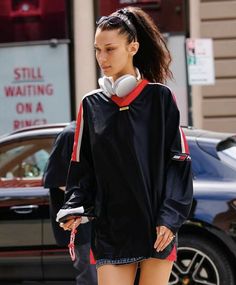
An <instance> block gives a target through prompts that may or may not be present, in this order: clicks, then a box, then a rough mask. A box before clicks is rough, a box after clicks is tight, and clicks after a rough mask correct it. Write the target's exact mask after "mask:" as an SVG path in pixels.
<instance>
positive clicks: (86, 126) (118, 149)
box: [64, 80, 192, 259]
mask: <svg viewBox="0 0 236 285" xmlns="http://www.w3.org/2000/svg"><path fill="white" fill-rule="evenodd" d="M191 202H192V174H191V159H190V156H189V151H188V146H187V142H186V139H185V136H184V134H183V131H182V129H181V128H180V127H179V111H178V108H177V106H176V102H175V99H174V97H173V95H172V93H171V91H170V89H169V88H168V87H166V86H165V85H162V84H157V83H149V82H148V81H147V80H142V82H141V83H140V84H139V85H137V87H136V88H135V89H134V90H133V91H132V92H131V93H129V94H128V95H127V96H125V97H123V98H120V97H117V96H115V95H114V96H112V97H111V98H108V97H107V96H106V95H105V94H104V93H103V92H102V91H101V90H96V91H94V92H92V93H90V94H88V95H87V96H85V97H84V98H83V100H82V104H81V106H80V110H79V114H78V119H77V128H76V134H75V140H74V150H73V154H72V160H71V164H70V170H69V173H68V179H67V189H66V198H65V205H64V208H75V207H81V206H82V207H84V211H85V212H86V209H90V210H91V208H92V209H93V210H94V216H96V218H95V219H94V220H93V221H92V223H93V241H92V249H93V252H94V255H95V258H96V259H100V258H112V259H116V258H123V257H141V256H142V257H147V258H148V257H156V256H157V255H158V254H160V255H161V254H164V255H165V251H164V253H163V252H162V253H156V251H155V249H154V248H153V246H154V242H155V240H156V226H158V225H164V226H167V227H168V228H170V229H171V230H172V231H173V232H174V233H176V232H177V231H178V230H179V228H180V226H181V225H182V224H183V222H184V221H185V220H186V218H187V216H188V213H189V210H190V207H191ZM173 246H174V245H173ZM169 250H171V248H170V249H169ZM166 254H167V253H166ZM157 257H158V256H157Z"/></svg>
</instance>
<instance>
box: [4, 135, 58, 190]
mask: <svg viewBox="0 0 236 285" xmlns="http://www.w3.org/2000/svg"><path fill="white" fill-rule="evenodd" d="M53 141H54V139H53V138H46V139H45V138H44V139H32V140H25V141H19V142H14V143H12V144H8V145H6V146H3V147H1V149H0V179H1V182H2V183H0V186H4V185H5V186H6V185H11V183H9V182H10V181H12V182H13V181H14V185H15V184H17V183H16V181H20V180H26V181H27V180H35V179H37V180H38V181H40V182H41V179H42V176H43V172H44V169H45V166H46V163H47V160H48V157H49V154H50V152H51V148H52V144H53ZM3 182H5V184H4V183H3ZM6 182H7V183H6ZM3 184H4V185H3ZM21 186H22V183H21Z"/></svg>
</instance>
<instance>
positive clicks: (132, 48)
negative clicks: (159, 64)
mask: <svg viewBox="0 0 236 285" xmlns="http://www.w3.org/2000/svg"><path fill="white" fill-rule="evenodd" d="M138 49H139V42H131V43H130V44H129V52H130V53H131V55H132V56H134V55H135V54H136V53H137V52H138Z"/></svg>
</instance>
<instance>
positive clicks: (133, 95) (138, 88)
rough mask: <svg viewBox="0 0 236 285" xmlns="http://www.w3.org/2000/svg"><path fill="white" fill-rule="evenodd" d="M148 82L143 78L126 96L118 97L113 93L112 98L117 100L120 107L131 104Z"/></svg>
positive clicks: (114, 100)
mask: <svg viewBox="0 0 236 285" xmlns="http://www.w3.org/2000/svg"><path fill="white" fill-rule="evenodd" d="M147 84H148V80H146V79H143V80H142V81H141V82H140V83H139V84H138V85H137V86H136V87H135V88H134V90H132V91H131V92H130V93H129V94H127V95H126V96H124V97H118V96H116V95H113V96H112V97H111V100H112V101H113V102H115V103H116V104H117V105H118V106H119V107H125V106H129V104H130V103H132V102H133V101H134V99H135V98H137V97H138V95H139V94H140V93H141V92H142V91H143V89H144V87H145V86H146V85H147Z"/></svg>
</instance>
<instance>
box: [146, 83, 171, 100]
mask: <svg viewBox="0 0 236 285" xmlns="http://www.w3.org/2000/svg"><path fill="white" fill-rule="evenodd" d="M148 86H149V88H150V90H151V92H152V93H153V94H158V95H159V96H160V97H161V99H162V100H163V101H164V102H166V103H168V102H169V103H171V102H175V103H176V98H175V95H174V93H173V92H172V90H171V88H170V87H169V86H167V85H165V84H163V83H150V82H149V83H148Z"/></svg>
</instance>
